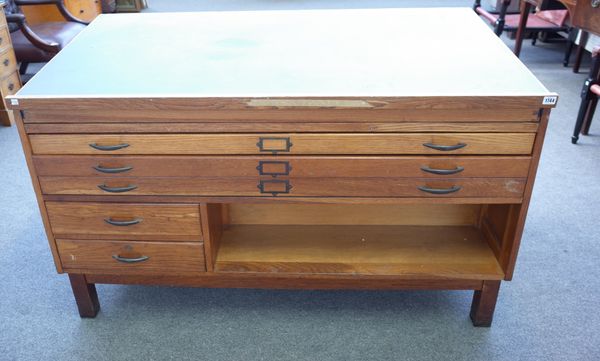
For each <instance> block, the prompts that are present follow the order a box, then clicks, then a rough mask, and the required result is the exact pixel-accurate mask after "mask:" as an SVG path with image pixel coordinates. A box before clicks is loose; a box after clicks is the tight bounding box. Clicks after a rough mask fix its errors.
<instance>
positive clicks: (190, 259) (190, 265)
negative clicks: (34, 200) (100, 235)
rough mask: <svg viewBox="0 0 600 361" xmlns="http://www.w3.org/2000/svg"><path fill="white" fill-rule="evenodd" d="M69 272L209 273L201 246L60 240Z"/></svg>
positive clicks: (61, 254) (59, 247)
mask: <svg viewBox="0 0 600 361" xmlns="http://www.w3.org/2000/svg"><path fill="white" fill-rule="evenodd" d="M56 244H57V247H58V254H59V256H60V260H61V263H62V266H63V268H64V270H65V271H67V272H82V273H83V272H85V273H100V274H111V273H117V274H142V275H144V274H155V275H191V274H198V273H203V272H205V271H206V266H205V260H204V246H203V244H202V243H183V242H127V241H98V240H66V239H57V240H56Z"/></svg>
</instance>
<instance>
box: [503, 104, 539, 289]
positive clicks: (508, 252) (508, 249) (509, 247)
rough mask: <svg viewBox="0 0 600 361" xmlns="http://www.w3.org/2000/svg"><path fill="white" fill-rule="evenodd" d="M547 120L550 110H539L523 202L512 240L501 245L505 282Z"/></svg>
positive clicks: (512, 263)
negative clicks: (538, 123)
mask: <svg viewBox="0 0 600 361" xmlns="http://www.w3.org/2000/svg"><path fill="white" fill-rule="evenodd" d="M549 118H550V109H540V126H539V128H538V132H537V134H536V137H535V142H534V144H533V153H532V158H531V164H530V166H529V175H528V177H527V183H526V184H525V193H524V195H523V202H522V204H521V207H520V209H519V212H515V215H514V217H516V218H517V219H516V224H515V225H514V236H513V237H512V239H511V237H505V238H504V241H505V242H504V244H503V245H502V249H501V253H500V264H501V265H502V268H503V269H504V272H505V277H504V279H505V280H507V281H510V280H511V279H512V277H513V272H514V269H515V262H516V260H517V254H518V252H519V246H520V244H521V237H522V236H523V229H524V228H525V220H526V217H527V210H528V209H529V202H530V201H531V193H532V191H533V185H534V182H535V176H536V173H537V169H538V165H539V162H540V156H541V153H542V146H543V144H544V137H545V135H546V129H547V127H548V119H549ZM509 223H510V221H509ZM508 231H510V230H508Z"/></svg>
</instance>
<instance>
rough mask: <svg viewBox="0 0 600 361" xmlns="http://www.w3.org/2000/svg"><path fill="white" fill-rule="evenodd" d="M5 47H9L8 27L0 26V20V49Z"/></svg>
mask: <svg viewBox="0 0 600 361" xmlns="http://www.w3.org/2000/svg"><path fill="white" fill-rule="evenodd" d="M0 18H1V17H0ZM6 48H10V33H9V32H8V27H6V26H2V23H1V22H0V49H6Z"/></svg>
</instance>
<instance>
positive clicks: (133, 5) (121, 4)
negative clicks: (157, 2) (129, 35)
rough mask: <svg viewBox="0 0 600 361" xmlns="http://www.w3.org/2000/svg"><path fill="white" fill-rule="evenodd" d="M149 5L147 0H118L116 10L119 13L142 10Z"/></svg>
mask: <svg viewBox="0 0 600 361" xmlns="http://www.w3.org/2000/svg"><path fill="white" fill-rule="evenodd" d="M147 7H148V3H147V2H146V0H116V11H117V12H118V13H123V12H125V13H130V12H140V11H142V9H146V8H147Z"/></svg>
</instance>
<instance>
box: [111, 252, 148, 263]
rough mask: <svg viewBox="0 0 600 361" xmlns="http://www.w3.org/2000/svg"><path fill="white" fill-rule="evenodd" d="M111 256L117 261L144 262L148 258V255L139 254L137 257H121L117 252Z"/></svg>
mask: <svg viewBox="0 0 600 361" xmlns="http://www.w3.org/2000/svg"><path fill="white" fill-rule="evenodd" d="M112 258H114V259H115V260H117V261H119V262H123V263H138V262H144V261H147V260H149V259H150V257H148V256H141V257H137V258H128V257H121V256H119V255H118V254H113V256H112Z"/></svg>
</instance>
